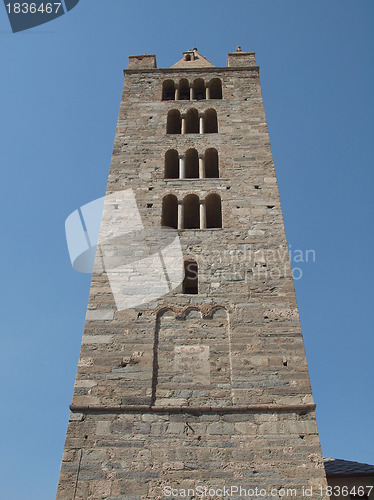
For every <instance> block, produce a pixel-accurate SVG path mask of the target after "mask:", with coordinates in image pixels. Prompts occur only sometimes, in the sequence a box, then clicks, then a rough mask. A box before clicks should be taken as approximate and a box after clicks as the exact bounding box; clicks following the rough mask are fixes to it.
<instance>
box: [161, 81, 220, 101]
mask: <svg viewBox="0 0 374 500" xmlns="http://www.w3.org/2000/svg"><path fill="white" fill-rule="evenodd" d="M202 99H222V81H221V80H220V79H219V78H212V80H210V81H209V82H205V81H204V79H203V78H196V79H195V80H193V81H192V82H189V81H188V80H187V78H182V79H181V80H179V82H174V80H165V81H164V82H163V84H162V100H163V101H178V100H179V101H189V100H196V101H200V100H202Z"/></svg>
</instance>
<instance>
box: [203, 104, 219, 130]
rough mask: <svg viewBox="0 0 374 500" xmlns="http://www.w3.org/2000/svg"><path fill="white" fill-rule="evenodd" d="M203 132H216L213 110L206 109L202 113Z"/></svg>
mask: <svg viewBox="0 0 374 500" xmlns="http://www.w3.org/2000/svg"><path fill="white" fill-rule="evenodd" d="M204 132H205V133H206V134H214V133H216V132H218V122H217V113H216V111H215V109H207V110H206V111H205V113H204Z"/></svg>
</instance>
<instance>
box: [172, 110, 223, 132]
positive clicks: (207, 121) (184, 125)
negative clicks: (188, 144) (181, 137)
mask: <svg viewBox="0 0 374 500" xmlns="http://www.w3.org/2000/svg"><path fill="white" fill-rule="evenodd" d="M217 132H218V119H217V112H216V110H215V109H213V108H210V109H207V110H206V111H205V112H204V113H201V114H200V115H199V113H198V111H197V109H195V108H191V109H189V110H188V111H187V113H185V114H183V115H181V113H180V111H179V110H178V109H171V110H169V111H168V115H167V124H166V133H167V134H204V133H205V134H213V133H217Z"/></svg>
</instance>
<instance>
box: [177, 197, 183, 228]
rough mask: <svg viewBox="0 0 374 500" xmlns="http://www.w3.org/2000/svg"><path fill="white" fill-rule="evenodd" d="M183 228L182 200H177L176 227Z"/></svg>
mask: <svg viewBox="0 0 374 500" xmlns="http://www.w3.org/2000/svg"><path fill="white" fill-rule="evenodd" d="M183 228H184V206H183V201H179V200H178V229H183Z"/></svg>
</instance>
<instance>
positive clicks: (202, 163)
mask: <svg viewBox="0 0 374 500" xmlns="http://www.w3.org/2000/svg"><path fill="white" fill-rule="evenodd" d="M199 178H200V179H205V161H204V155H199Z"/></svg>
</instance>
